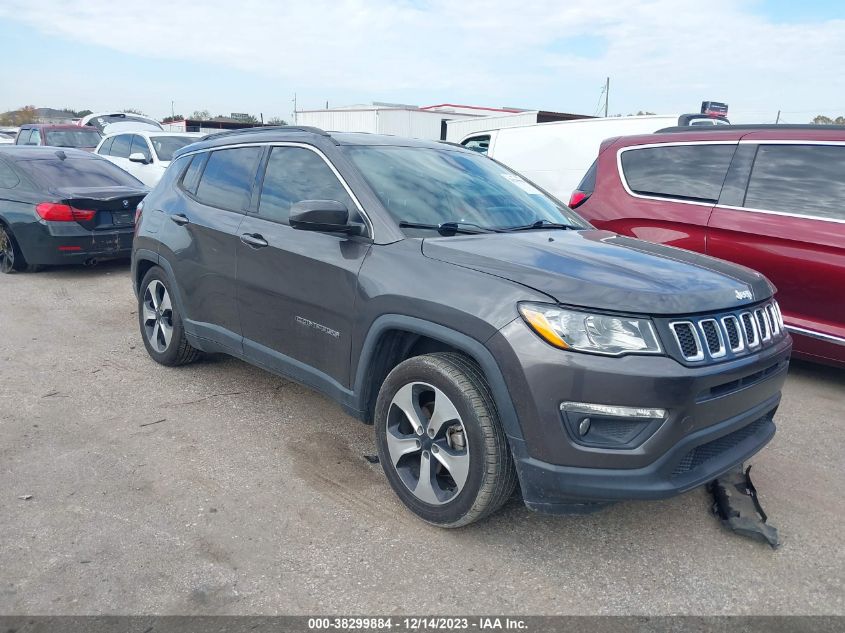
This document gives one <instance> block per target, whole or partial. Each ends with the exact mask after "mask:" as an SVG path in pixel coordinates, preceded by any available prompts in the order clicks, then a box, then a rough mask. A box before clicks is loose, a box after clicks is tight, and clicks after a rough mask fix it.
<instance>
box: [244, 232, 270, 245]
mask: <svg viewBox="0 0 845 633" xmlns="http://www.w3.org/2000/svg"><path fill="white" fill-rule="evenodd" d="M241 242H243V243H244V244H246V245H247V246H252V247H253V248H264V247H265V246H267V240H265V239H264V238H263V237H262V236H261V235H259V234H258V233H244V234H243V235H241Z"/></svg>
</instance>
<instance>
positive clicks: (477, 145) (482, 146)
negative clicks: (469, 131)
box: [461, 134, 490, 154]
mask: <svg viewBox="0 0 845 633" xmlns="http://www.w3.org/2000/svg"><path fill="white" fill-rule="evenodd" d="M461 145H463V146H464V147H466V148H467V149H471V150H472V151H473V152H478V153H479V154H486V153H487V150H489V149H490V135H489V134H485V135H483V136H473V137H472V138H468V139H467V140H465V141H464V142H463V143H461Z"/></svg>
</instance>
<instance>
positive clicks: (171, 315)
mask: <svg viewBox="0 0 845 633" xmlns="http://www.w3.org/2000/svg"><path fill="white" fill-rule="evenodd" d="M140 288H141V290H140V292H139V295H138V325H139V327H140V329H141V338H142V339H143V340H144V347H146V348H147V352H148V353H149V355H150V357H151V358H152V359H153V360H154V361H155V362H157V363H160V364H162V365H167V366H168V367H175V366H177V365H187V364H188V363H193V362H194V361H195V360H197V359H198V358H200V356H201V355H202V352H200V351H199V350H198V349H196V348H194V347H192V346H191V344H190V343H189V342H188V339H187V338H186V337H185V328H184V327H183V326H182V315H181V314H180V313H179V309H178V308H177V306H176V302H175V301H173V293H172V292H171V290H170V281H169V280H168V278H167V275H166V274H165V272H164V270H162V269H161V268H159V267H158V266H153V267H152V268H150V270H148V271H147V274H146V275H144V279H143V281H141V286H140Z"/></svg>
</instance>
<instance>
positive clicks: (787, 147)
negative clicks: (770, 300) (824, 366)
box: [707, 140, 845, 360]
mask: <svg viewBox="0 0 845 633" xmlns="http://www.w3.org/2000/svg"><path fill="white" fill-rule="evenodd" d="M734 163H735V164H734V165H732V167H731V174H730V176H729V178H728V181H727V182H726V185H725V190H724V192H723V196H722V198H721V199H720V201H719V202H720V204H719V206H717V207H716V208H715V209H714V211H713V213H712V215H711V218H710V230H709V238H708V249H707V252H708V253H709V254H710V255H714V256H715V257H720V258H723V259H727V260H730V261H734V262H737V263H739V264H744V265H746V266H749V267H750V268H754V269H756V270H759V271H760V272H762V273H763V274H765V275H766V276H767V277H768V278H769V279H770V280H771V281H772V282H773V283H774V284H775V286H777V288H778V301H779V303H780V305H781V309H782V311H783V313H784V319H785V320H786V322H787V324H788V325H789V326H791V327H792V328H793V332H797V333H799V334H800V333H801V332H802V331H803V332H805V333H806V332H809V333H815V334H821V335H824V336H827V337H834V338H836V339H840V340H841V341H842V343H843V344H845V144H843V143H834V142H830V143H825V142H812V143H811V142H807V143H802V142H795V141H790V142H783V141H774V140H766V141H762V140H761V141H755V140H744V141H743V142H742V143H741V146H740V150H739V151H738V152H737V160H735V161H734ZM829 344H830V341H829V340H828V341H827V343H825V344H822V345H821V346H819V345H818V344H816V343H813V342H812V341H810V340H805V339H800V340H796V349H797V350H799V351H804V352H806V353H816V354H817V355H821V356H824V355H827V354H829V353H831V352H830V350H831V349H832V348H830V346H829ZM840 356H841V357H842V358H841V359H842V360H845V347H842V348H841V353H840Z"/></svg>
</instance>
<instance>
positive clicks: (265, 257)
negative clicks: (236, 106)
mask: <svg viewBox="0 0 845 633" xmlns="http://www.w3.org/2000/svg"><path fill="white" fill-rule="evenodd" d="M301 200H336V201H339V202H342V203H343V204H345V205H346V206H347V208H348V209H349V213H350V219H355V216H356V214H357V213H358V211H357V209H358V207H357V205H356V203H355V202H354V201H353V200H352V197H351V195H350V192H349V190H348V187H347V186H346V185H345V184H344V183H343V182H341V180H340V178H339V175H338V174H337V172H336V171H335V170H334V168H333V167H332V166H331V165H330V163H329V161H328V159H327V158H326V157H325V156H324V155H323V154H322V153H320V152H318V151H317V150H316V149H315V148H311V147H310V146H295V145H279V146H273V147H271V148H270V151H269V154H268V157H267V160H266V163H265V168H264V174H263V180H262V183H261V188H260V195H259V197H258V200H257V202H256V204H255V205H254V208H253V210H252V212H250V213H249V214H248V215H247V217H246V218H245V219H244V222H243V224H242V225H241V227H240V231H239V232H240V234H241V236H242V237H243V239H244V241H242V242H241V243H240V244H239V245H238V249H239V250H238V305H239V311H240V319H241V323H242V326H243V334H244V343H243V344H244V354H245V355H246V356H247V357H248V358H251V359H253V360H255V361H257V362H259V363H261V364H263V365H265V366H268V367H270V368H273V369H275V370H276V371H280V372H282V373H288V374H290V373H291V369H292V367H293V366H294V365H297V366H298V367H299V368H300V370H301V371H305V372H306V373H313V371H314V370H316V372H317V373H318V374H320V375H322V376H323V377H324V378H325V377H326V376H327V377H329V378H330V379H331V381H334V382H336V383H340V384H342V385H348V384H349V357H350V349H351V335H352V322H353V319H354V305H355V297H356V294H357V292H358V271H359V269H360V268H361V264H362V263H363V261H364V256H365V255H366V254H367V251H368V250H369V248H370V245H369V240H368V239H366V238H359V237H348V236H342V235H336V234H330V233H320V232H316V231H302V230H297V229H293V228H291V227H290V226H289V224H288V216H289V215H290V209H291V205H293V204H294V203H296V202H299V201H301ZM256 240H257V241H258V242H257V243H256ZM262 243H263V245H261V244H262ZM291 359H293V361H295V362H293V363H292V362H291ZM303 366H307V367H305V368H304V369H302V368H303ZM309 368H310V369H309Z"/></svg>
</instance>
